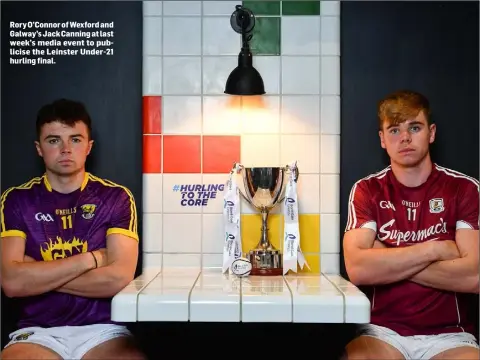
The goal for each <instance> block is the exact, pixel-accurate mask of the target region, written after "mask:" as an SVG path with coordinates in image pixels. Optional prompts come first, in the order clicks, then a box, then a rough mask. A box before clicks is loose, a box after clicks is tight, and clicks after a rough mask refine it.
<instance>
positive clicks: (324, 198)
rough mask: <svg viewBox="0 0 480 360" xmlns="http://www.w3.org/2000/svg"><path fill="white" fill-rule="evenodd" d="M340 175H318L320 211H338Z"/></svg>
mask: <svg viewBox="0 0 480 360" xmlns="http://www.w3.org/2000/svg"><path fill="white" fill-rule="evenodd" d="M339 183H340V175H320V212H321V213H327V214H338V213H340V206H339V202H340V191H339V188H340V184H339Z"/></svg>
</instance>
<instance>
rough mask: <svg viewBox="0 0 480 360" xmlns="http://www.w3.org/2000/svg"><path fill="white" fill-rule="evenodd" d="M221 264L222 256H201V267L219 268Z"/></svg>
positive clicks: (219, 254)
mask: <svg viewBox="0 0 480 360" xmlns="http://www.w3.org/2000/svg"><path fill="white" fill-rule="evenodd" d="M222 264H223V254H221V253H218V254H203V255H202V266H203V268H206V267H219V268H221V267H222Z"/></svg>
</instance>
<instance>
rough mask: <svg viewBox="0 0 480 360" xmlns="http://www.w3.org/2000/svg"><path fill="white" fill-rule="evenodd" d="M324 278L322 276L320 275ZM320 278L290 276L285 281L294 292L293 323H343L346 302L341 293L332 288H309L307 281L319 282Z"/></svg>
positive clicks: (316, 286)
mask: <svg viewBox="0 0 480 360" xmlns="http://www.w3.org/2000/svg"><path fill="white" fill-rule="evenodd" d="M320 276H322V275H320ZM317 278H318V276H316V277H313V276H312V277H311V278H305V277H304V276H296V275H288V276H286V277H285V280H286V281H287V283H288V286H289V288H290V290H291V292H292V301H293V322H296V323H342V322H343V313H344V300H343V294H342V292H341V291H339V290H337V289H336V288H335V287H334V286H332V285H331V284H330V287H329V288H327V289H325V287H321V286H318V285H317V284H315V285H313V286H309V284H308V282H306V281H305V280H316V281H318V280H317Z"/></svg>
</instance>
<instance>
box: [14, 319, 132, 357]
mask: <svg viewBox="0 0 480 360" xmlns="http://www.w3.org/2000/svg"><path fill="white" fill-rule="evenodd" d="M131 335H132V334H131V333H130V331H129V330H128V329H127V328H126V327H125V326H120V325H115V324H97V325H85V326H60V327H52V328H41V327H28V328H23V329H20V330H17V331H14V332H13V333H11V334H10V335H9V338H10V339H11V340H10V342H9V343H8V344H7V345H6V346H5V347H7V346H10V345H13V344H19V343H33V344H38V345H42V346H45V347H47V348H49V349H51V350H52V351H55V352H56V353H57V354H58V355H60V357H62V358H63V359H81V358H82V357H83V355H85V354H86V353H87V352H88V351H89V350H90V349H92V348H94V347H95V346H97V345H100V344H101V343H103V342H105V341H108V340H111V339H114V338H116V337H120V336H131Z"/></svg>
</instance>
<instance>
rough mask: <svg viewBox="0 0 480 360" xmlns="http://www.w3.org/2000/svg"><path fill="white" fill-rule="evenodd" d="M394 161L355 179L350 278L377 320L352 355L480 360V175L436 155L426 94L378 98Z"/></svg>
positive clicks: (348, 241) (347, 248) (363, 330)
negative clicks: (478, 304) (479, 314)
mask: <svg viewBox="0 0 480 360" xmlns="http://www.w3.org/2000/svg"><path fill="white" fill-rule="evenodd" d="M378 115H379V121H380V123H379V127H380V131H379V135H380V143H381V146H382V148H384V149H385V150H386V151H387V153H388V155H389V157H390V166H388V167H387V168H385V169H383V170H382V171H380V172H378V173H375V174H371V175H369V176H367V177H365V178H363V179H360V180H359V181H357V182H356V183H355V184H354V185H353V187H352V190H351V193H350V199H349V203H348V221H347V225H346V229H345V235H344V240H343V247H344V258H345V265H346V270H347V273H348V275H349V278H350V281H352V282H353V283H354V284H356V285H358V286H360V288H361V289H362V290H364V291H365V293H366V294H367V295H368V297H369V299H370V303H371V321H370V322H371V323H370V324H367V325H365V326H361V327H360V331H359V334H358V336H357V337H356V338H355V339H354V340H353V341H351V342H350V343H349V344H348V346H347V348H346V357H347V358H348V359H479V356H480V353H479V348H478V343H477V339H476V338H475V336H474V335H473V334H474V333H475V331H474V319H472V318H471V315H470V314H469V308H471V307H472V305H473V304H472V302H471V300H472V297H471V294H472V293H477V294H478V291H479V272H478V266H479V182H478V180H477V179H473V178H471V177H469V176H466V175H465V174H462V173H460V172H458V171H455V170H452V169H448V168H445V167H443V166H440V165H438V164H436V163H434V162H432V160H431V157H430V152H429V147H430V144H431V143H432V142H433V141H434V140H435V133H436V126H435V124H432V122H431V119H430V105H429V102H428V100H427V99H426V98H425V96H423V95H422V94H419V93H416V92H413V91H399V92H396V93H393V94H391V95H389V96H387V97H386V98H385V99H383V100H382V101H381V102H380V104H379V109H378Z"/></svg>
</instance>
